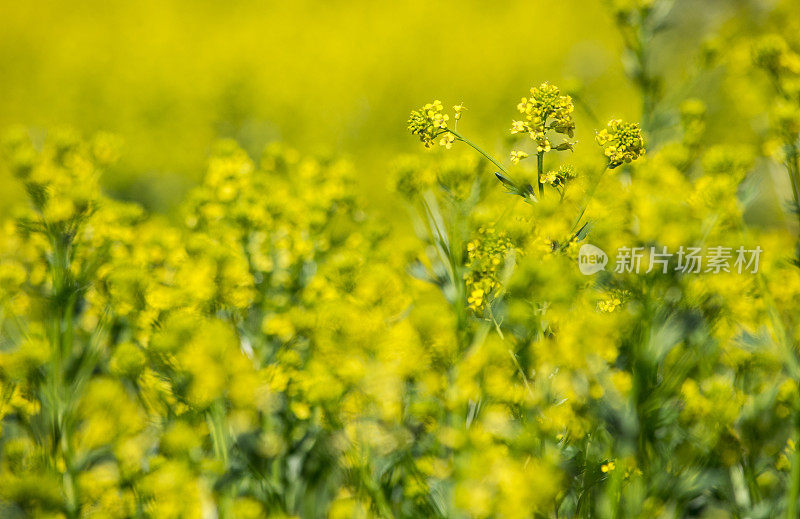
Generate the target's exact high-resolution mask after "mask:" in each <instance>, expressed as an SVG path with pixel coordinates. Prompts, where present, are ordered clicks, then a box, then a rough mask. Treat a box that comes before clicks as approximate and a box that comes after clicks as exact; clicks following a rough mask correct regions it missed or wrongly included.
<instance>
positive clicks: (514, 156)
mask: <svg viewBox="0 0 800 519" xmlns="http://www.w3.org/2000/svg"><path fill="white" fill-rule="evenodd" d="M527 157H528V154H527V153H525V152H524V151H512V152H511V163H512V164H514V165H517V164H519V161H520V160H522V159H525V158H527Z"/></svg>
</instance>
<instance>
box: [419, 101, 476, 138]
mask: <svg viewBox="0 0 800 519" xmlns="http://www.w3.org/2000/svg"><path fill="white" fill-rule="evenodd" d="M462 110H463V106H462V105H457V110H456V114H457V115H458V117H459V118H460V116H461V111H462ZM449 119H450V116H449V115H447V114H445V113H443V107H442V103H441V101H438V100H436V101H434V102H433V103H428V104H426V105H425V106H423V107H422V108H420V109H419V110H413V111H412V112H411V116H410V117H409V118H408V129H409V131H410V132H411V135H417V136H419V139H420V141H422V144H424V145H425V147H426V148H431V147H433V145H434V143H435V141H436V139H437V138H438V137H439V136H440V135H443V134H444V137H443V138H442V139H441V141H440V142H439V144H441V145H442V146H445V147H447V148H449V147H450V146H451V145H452V143H453V140H454V139H453V136H452V135H451V134H449V133H448V132H447V121H448V120H449Z"/></svg>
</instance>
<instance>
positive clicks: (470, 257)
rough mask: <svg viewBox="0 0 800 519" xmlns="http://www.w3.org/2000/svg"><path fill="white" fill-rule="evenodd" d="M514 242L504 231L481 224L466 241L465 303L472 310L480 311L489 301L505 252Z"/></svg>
mask: <svg viewBox="0 0 800 519" xmlns="http://www.w3.org/2000/svg"><path fill="white" fill-rule="evenodd" d="M512 250H513V244H512V243H511V240H510V239H509V238H508V236H507V235H506V233H505V232H502V231H500V232H498V231H496V230H495V229H493V228H481V229H479V230H478V236H477V237H476V238H475V239H473V240H472V241H470V242H469V243H468V244H467V265H466V266H467V269H468V272H467V274H466V275H465V276H464V280H465V281H466V285H467V294H468V296H467V304H468V305H469V307H470V308H471V309H472V311H474V312H476V313H477V312H481V311H482V310H483V309H484V308H485V307H486V304H487V303H489V302H490V300H491V297H492V295H493V293H494V292H495V289H497V288H498V287H499V286H500V279H499V278H500V274H501V271H502V269H503V267H504V266H505V258H506V255H507V254H509V253H510V252H511V251H512Z"/></svg>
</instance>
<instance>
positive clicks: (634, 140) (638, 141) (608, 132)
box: [596, 119, 645, 169]
mask: <svg viewBox="0 0 800 519" xmlns="http://www.w3.org/2000/svg"><path fill="white" fill-rule="evenodd" d="M596 140H597V143H598V144H599V145H600V146H602V147H603V153H604V154H605V156H606V157H607V158H608V168H609V169H614V168H617V167H619V166H621V165H623V164H626V163H629V162H633V161H634V160H636V159H638V158H639V157H641V156H642V155H644V153H645V148H644V137H642V131H641V129H639V124H637V123H625V122H623V121H622V120H621V119H612V120H611V121H609V123H608V125H607V126H606V128H604V129H603V130H600V132H598V133H597V137H596Z"/></svg>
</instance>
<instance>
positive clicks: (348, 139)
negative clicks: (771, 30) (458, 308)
mask: <svg viewBox="0 0 800 519" xmlns="http://www.w3.org/2000/svg"><path fill="white" fill-rule="evenodd" d="M770 6H771V5H770V2H766V1H765V2H753V1H747V2H745V1H735V0H703V1H696V0H683V2H678V5H677V6H676V8H675V9H673V14H672V15H671V20H670V23H671V24H672V25H673V26H674V27H673V28H671V29H670V30H668V31H666V32H665V33H663V34H664V36H663V37H662V38H661V41H660V42H658V43H659V44H658V45H657V51H656V54H655V56H654V61H655V63H656V65H657V67H658V68H659V71H660V72H662V73H663V76H664V77H665V78H667V81H683V80H685V78H686V76H687V74H690V73H691V71H692V69H693V68H695V66H696V63H695V62H694V60H695V59H696V56H697V55H698V52H699V51H698V49H700V48H701V46H702V45H703V41H704V37H705V35H706V34H708V33H709V32H711V31H714V30H716V29H718V28H719V27H720V26H723V25H724V24H726V23H730V20H737V21H738V23H741V21H742V20H757V19H758V17H759V16H760V14H759V13H765V12H768V11H769V9H770ZM621 48H622V42H621V40H620V38H619V34H618V33H617V31H616V30H615V27H614V20H613V18H612V16H611V15H610V14H609V11H608V9H606V5H605V3H604V2H603V1H602V0H570V1H538V0H525V1H507V2H483V1H476V0H460V1H437V2H431V1H422V0H410V1H397V2H374V1H368V0H349V1H343V0H327V1H324V2H323V1H311V0H292V1H289V2H287V1H255V0H229V1H225V2H219V1H216V2H215V1H210V0H141V1H136V2H129V1H120V0H110V1H109V0H79V1H71V2H66V1H47V0H27V1H23V2H11V1H3V2H0V127H6V126H9V125H16V124H22V125H25V126H26V127H29V128H31V129H32V131H33V132H42V133H43V132H45V131H47V130H48V129H52V128H54V127H58V126H63V125H67V126H70V127H72V128H74V129H76V130H78V131H79V132H81V133H83V134H91V133H94V132H98V131H107V132H112V133H114V134H116V135H119V136H120V137H121V138H122V139H123V141H124V146H123V148H122V155H121V157H120V160H119V162H118V163H117V164H116V166H114V168H113V169H112V170H111V171H109V172H108V174H107V175H106V177H105V179H104V183H105V186H106V188H107V189H108V190H109V191H110V192H111V193H112V194H113V195H115V196H117V197H119V198H122V199H129V200H136V201H139V202H141V203H142V204H144V205H145V206H146V207H148V208H149V209H152V210H156V211H163V212H170V211H171V210H173V209H174V208H175V207H176V205H177V203H178V202H179V201H180V200H181V198H182V196H183V194H184V193H185V192H186V190H187V189H188V188H190V187H191V186H192V185H193V184H194V183H195V182H197V180H198V179H199V178H200V177H201V175H202V172H203V170H204V167H205V162H206V159H207V156H208V153H209V150H210V149H211V146H212V145H213V143H214V141H215V140H217V139H219V138H223V137H232V138H235V139H236V140H238V141H239V142H240V143H241V144H242V145H243V146H244V147H245V148H246V149H247V150H248V151H250V152H251V153H252V154H253V155H255V156H257V155H258V153H259V152H260V150H261V149H263V146H264V144H265V143H268V142H270V141H275V140H280V141H283V142H285V143H287V144H289V145H290V146H293V147H296V148H298V149H300V150H301V151H303V152H305V153H315V154H336V155H345V156H347V157H349V158H350V159H351V160H352V161H353V162H354V163H355V165H356V168H357V170H358V172H359V178H360V179H361V183H362V187H363V191H364V194H365V195H367V196H366V198H367V199H368V201H369V203H370V204H372V205H373V206H374V207H376V208H378V210H389V211H391V210H392V209H393V206H392V201H391V198H390V197H389V195H388V188H387V170H388V169H389V165H390V163H391V160H392V159H393V157H394V156H395V155H397V154H398V153H401V152H404V151H410V150H418V149H419V147H418V143H416V142H415V141H414V139H413V138H411V137H410V136H409V135H408V134H407V132H406V129H405V121H406V119H407V116H408V112H409V110H410V109H412V108H414V107H417V106H419V105H421V104H423V103H425V102H428V101H430V100H432V99H433V98H439V99H441V100H442V101H443V102H444V103H445V104H446V105H452V104H455V103H457V102H464V103H465V104H466V106H467V108H468V110H469V111H468V112H467V114H466V116H465V120H464V122H463V123H462V125H463V126H462V128H464V129H465V130H466V131H468V133H469V135H471V136H473V137H474V138H475V140H477V141H480V142H481V143H482V144H483V145H484V146H485V147H487V148H488V149H491V150H494V151H499V150H500V149H501V148H502V144H503V143H502V142H501V140H502V136H503V135H506V134H507V129H508V127H509V124H510V120H511V119H512V117H513V115H514V104H515V103H516V102H517V100H518V98H519V97H521V96H522V95H525V94H526V92H527V89H528V88H529V87H530V86H531V85H534V84H539V83H541V82H542V81H545V80H547V81H551V82H554V83H556V84H560V85H567V86H570V87H578V86H580V87H582V92H585V97H586V99H584V101H585V102H586V103H587V104H589V105H591V106H592V107H593V108H594V111H595V112H596V115H597V117H599V118H600V119H607V118H608V117H610V116H619V117H626V118H636V117H637V116H638V112H639V106H638V104H637V103H636V102H633V101H631V100H632V99H635V98H636V97H635V96H633V95H632V94H631V86H630V83H629V81H628V80H627V78H626V77H625V74H624V72H623V65H622V64H621V61H620V59H619V55H620V50H621ZM709 88H711V89H712V90H713V85H711V86H709V85H706V89H707V90H708V89H709ZM710 109H711V110H712V111H713V110H715V109H717V110H719V109H720V107H719V106H716V107H715V104H714V103H713V102H712V103H710ZM726 110H727V108H726ZM711 119H712V120H717V121H722V124H721V126H723V127H725V126H726V125H725V121H726V117H716V118H711ZM596 127H597V126H596V123H595V122H593V121H592V120H591V118H590V117H589V116H588V115H587V114H586V113H585V112H582V113H579V114H578V128H579V130H578V139H579V140H580V141H582V142H587V141H591V140H592V138H593V135H594V128H596ZM2 181H3V185H4V186H9V183H8V182H7V178H3V179H2ZM13 189H14V188H13V187H7V188H4V189H3V190H2V191H4V194H1V195H0V209H5V208H8V207H9V205H10V204H13V203H14V201H15V200H17V199H18V197H17V196H16V195H15V193H14V191H13Z"/></svg>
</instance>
